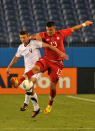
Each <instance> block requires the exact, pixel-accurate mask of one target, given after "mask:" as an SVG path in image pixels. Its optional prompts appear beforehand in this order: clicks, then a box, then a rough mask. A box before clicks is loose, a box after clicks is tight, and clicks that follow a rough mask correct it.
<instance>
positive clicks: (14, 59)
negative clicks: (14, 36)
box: [6, 56, 20, 75]
mask: <svg viewBox="0 0 95 131" xmlns="http://www.w3.org/2000/svg"><path fill="white" fill-rule="evenodd" d="M19 58H20V57H16V56H14V58H13V59H12V61H11V62H10V64H9V65H8V67H7V70H6V72H7V74H8V75H9V72H10V68H11V67H12V66H13V65H14V64H15V63H17V61H18V60H19Z"/></svg>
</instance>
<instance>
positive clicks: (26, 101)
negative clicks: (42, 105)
mask: <svg viewBox="0 0 95 131" xmlns="http://www.w3.org/2000/svg"><path fill="white" fill-rule="evenodd" d="M30 98H31V95H27V94H25V101H24V103H26V104H27V105H28V104H29V101H30Z"/></svg>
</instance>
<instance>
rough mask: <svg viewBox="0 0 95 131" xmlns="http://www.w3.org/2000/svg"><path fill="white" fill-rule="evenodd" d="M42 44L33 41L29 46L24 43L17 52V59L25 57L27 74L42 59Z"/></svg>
mask: <svg viewBox="0 0 95 131" xmlns="http://www.w3.org/2000/svg"><path fill="white" fill-rule="evenodd" d="M39 48H42V42H40V41H37V40H31V41H30V42H29V44H28V45H27V46H24V44H23V43H22V44H21V45H20V46H19V47H18V50H17V52H16V56H17V57H21V56H23V57H24V65H25V72H27V71H29V70H30V69H31V68H32V67H33V66H34V65H35V63H36V62H37V61H38V60H39V58H41V54H40V50H39Z"/></svg>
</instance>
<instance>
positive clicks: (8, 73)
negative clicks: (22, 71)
mask: <svg viewBox="0 0 95 131" xmlns="http://www.w3.org/2000/svg"><path fill="white" fill-rule="evenodd" d="M6 73H7V75H8V76H9V75H10V68H9V67H8V68H7V70H6Z"/></svg>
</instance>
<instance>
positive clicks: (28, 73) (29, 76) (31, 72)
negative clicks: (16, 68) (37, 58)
mask: <svg viewBox="0 0 95 131" xmlns="http://www.w3.org/2000/svg"><path fill="white" fill-rule="evenodd" d="M26 75H27V77H28V79H30V78H31V76H33V75H34V73H33V71H32V70H30V71H28V72H26Z"/></svg>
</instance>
